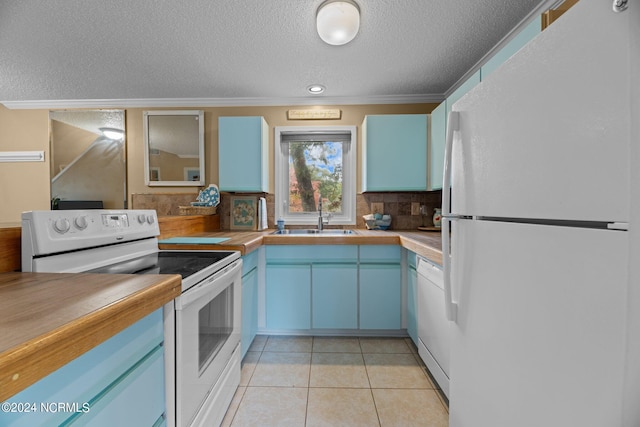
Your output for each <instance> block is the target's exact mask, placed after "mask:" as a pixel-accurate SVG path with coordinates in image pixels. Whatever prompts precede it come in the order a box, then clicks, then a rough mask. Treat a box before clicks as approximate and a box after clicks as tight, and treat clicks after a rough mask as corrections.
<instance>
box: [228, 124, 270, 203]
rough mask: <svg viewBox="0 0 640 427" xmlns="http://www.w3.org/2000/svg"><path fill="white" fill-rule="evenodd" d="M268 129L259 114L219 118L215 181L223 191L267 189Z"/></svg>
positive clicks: (260, 190) (262, 190)
mask: <svg viewBox="0 0 640 427" xmlns="http://www.w3.org/2000/svg"><path fill="white" fill-rule="evenodd" d="M268 148H269V131H268V126H267V122H265V120H264V118H262V117H220V118H219V119H218V174H219V175H218V182H219V187H220V190H222V191H238V192H254V191H255V192H267V191H269V163H268V162H269V154H268Z"/></svg>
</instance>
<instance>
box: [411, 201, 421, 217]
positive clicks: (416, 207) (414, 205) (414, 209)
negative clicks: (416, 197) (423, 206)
mask: <svg viewBox="0 0 640 427" xmlns="http://www.w3.org/2000/svg"><path fill="white" fill-rule="evenodd" d="M411 215H420V203H418V202H411Z"/></svg>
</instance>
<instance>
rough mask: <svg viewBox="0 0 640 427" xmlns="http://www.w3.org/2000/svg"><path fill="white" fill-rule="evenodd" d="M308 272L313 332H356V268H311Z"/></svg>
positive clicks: (348, 266)
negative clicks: (351, 330) (341, 330)
mask: <svg viewBox="0 0 640 427" xmlns="http://www.w3.org/2000/svg"><path fill="white" fill-rule="evenodd" d="M311 272H312V274H311V287H312V298H311V301H312V306H311V313H312V326H313V328H316V329H356V328H357V327H358V266H357V265H356V264H314V265H313V266H312V267H311Z"/></svg>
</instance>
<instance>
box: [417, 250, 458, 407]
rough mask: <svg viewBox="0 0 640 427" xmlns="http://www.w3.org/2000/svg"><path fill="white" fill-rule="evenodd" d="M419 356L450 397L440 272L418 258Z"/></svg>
mask: <svg viewBox="0 0 640 427" xmlns="http://www.w3.org/2000/svg"><path fill="white" fill-rule="evenodd" d="M417 271H418V281H417V284H416V288H417V300H418V304H417V305H418V307H417V308H418V315H417V318H418V353H419V354H420V357H421V358H422V360H423V361H424V363H425V365H427V368H429V372H431V375H433V377H434V378H435V380H436V381H437V382H438V385H439V386H440V388H441V389H442V391H443V392H444V394H445V395H446V396H447V397H449V348H450V343H449V339H450V332H449V328H450V327H451V325H450V322H449V321H448V320H447V316H446V315H445V301H444V279H443V275H442V269H441V268H440V267H438V266H436V265H434V264H432V263H430V262H429V261H427V260H426V259H424V258H421V257H418V266H417Z"/></svg>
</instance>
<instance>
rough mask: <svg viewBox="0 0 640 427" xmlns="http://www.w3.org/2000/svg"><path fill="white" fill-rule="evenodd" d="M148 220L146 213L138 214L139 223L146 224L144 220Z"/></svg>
mask: <svg viewBox="0 0 640 427" xmlns="http://www.w3.org/2000/svg"><path fill="white" fill-rule="evenodd" d="M146 220H147V218H146V217H145V216H144V214H138V223H139V224H144V222H145V221H146Z"/></svg>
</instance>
